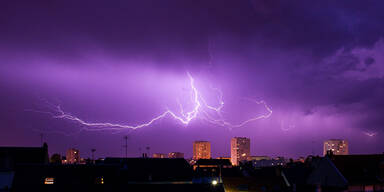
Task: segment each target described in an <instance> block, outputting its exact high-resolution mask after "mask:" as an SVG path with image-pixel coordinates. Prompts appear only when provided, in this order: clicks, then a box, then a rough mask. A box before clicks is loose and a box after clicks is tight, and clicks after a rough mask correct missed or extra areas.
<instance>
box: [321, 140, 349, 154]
mask: <svg viewBox="0 0 384 192" xmlns="http://www.w3.org/2000/svg"><path fill="white" fill-rule="evenodd" d="M328 151H331V152H332V154H333V155H348V154H349V153H348V141H347V140H342V139H330V140H327V141H324V150H323V155H326V154H327V152H328Z"/></svg>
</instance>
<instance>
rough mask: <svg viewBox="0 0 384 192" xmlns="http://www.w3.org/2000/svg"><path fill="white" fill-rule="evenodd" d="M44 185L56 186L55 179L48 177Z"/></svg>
mask: <svg viewBox="0 0 384 192" xmlns="http://www.w3.org/2000/svg"><path fill="white" fill-rule="evenodd" d="M44 184H45V185H52V184H55V178H53V177H46V178H45V179H44Z"/></svg>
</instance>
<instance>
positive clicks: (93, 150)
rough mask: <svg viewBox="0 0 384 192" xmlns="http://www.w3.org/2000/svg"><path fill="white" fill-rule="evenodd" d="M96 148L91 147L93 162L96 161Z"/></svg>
mask: <svg viewBox="0 0 384 192" xmlns="http://www.w3.org/2000/svg"><path fill="white" fill-rule="evenodd" d="M95 151H96V149H91V152H92V162H93V163H95V156H94V153H95Z"/></svg>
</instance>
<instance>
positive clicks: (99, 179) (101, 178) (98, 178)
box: [95, 177, 104, 184]
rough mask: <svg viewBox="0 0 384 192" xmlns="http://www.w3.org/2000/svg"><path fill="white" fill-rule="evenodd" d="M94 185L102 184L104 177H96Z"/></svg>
mask: <svg viewBox="0 0 384 192" xmlns="http://www.w3.org/2000/svg"><path fill="white" fill-rule="evenodd" d="M95 183H96V184H104V177H97V178H96V180H95Z"/></svg>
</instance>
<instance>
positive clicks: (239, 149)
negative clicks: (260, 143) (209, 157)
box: [231, 137, 251, 165]
mask: <svg viewBox="0 0 384 192" xmlns="http://www.w3.org/2000/svg"><path fill="white" fill-rule="evenodd" d="M250 152H251V140H250V139H249V138H246V137H234V138H232V139H231V162H232V165H239V162H240V161H243V160H245V161H246V160H247V159H248V158H249V156H250Z"/></svg>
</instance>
